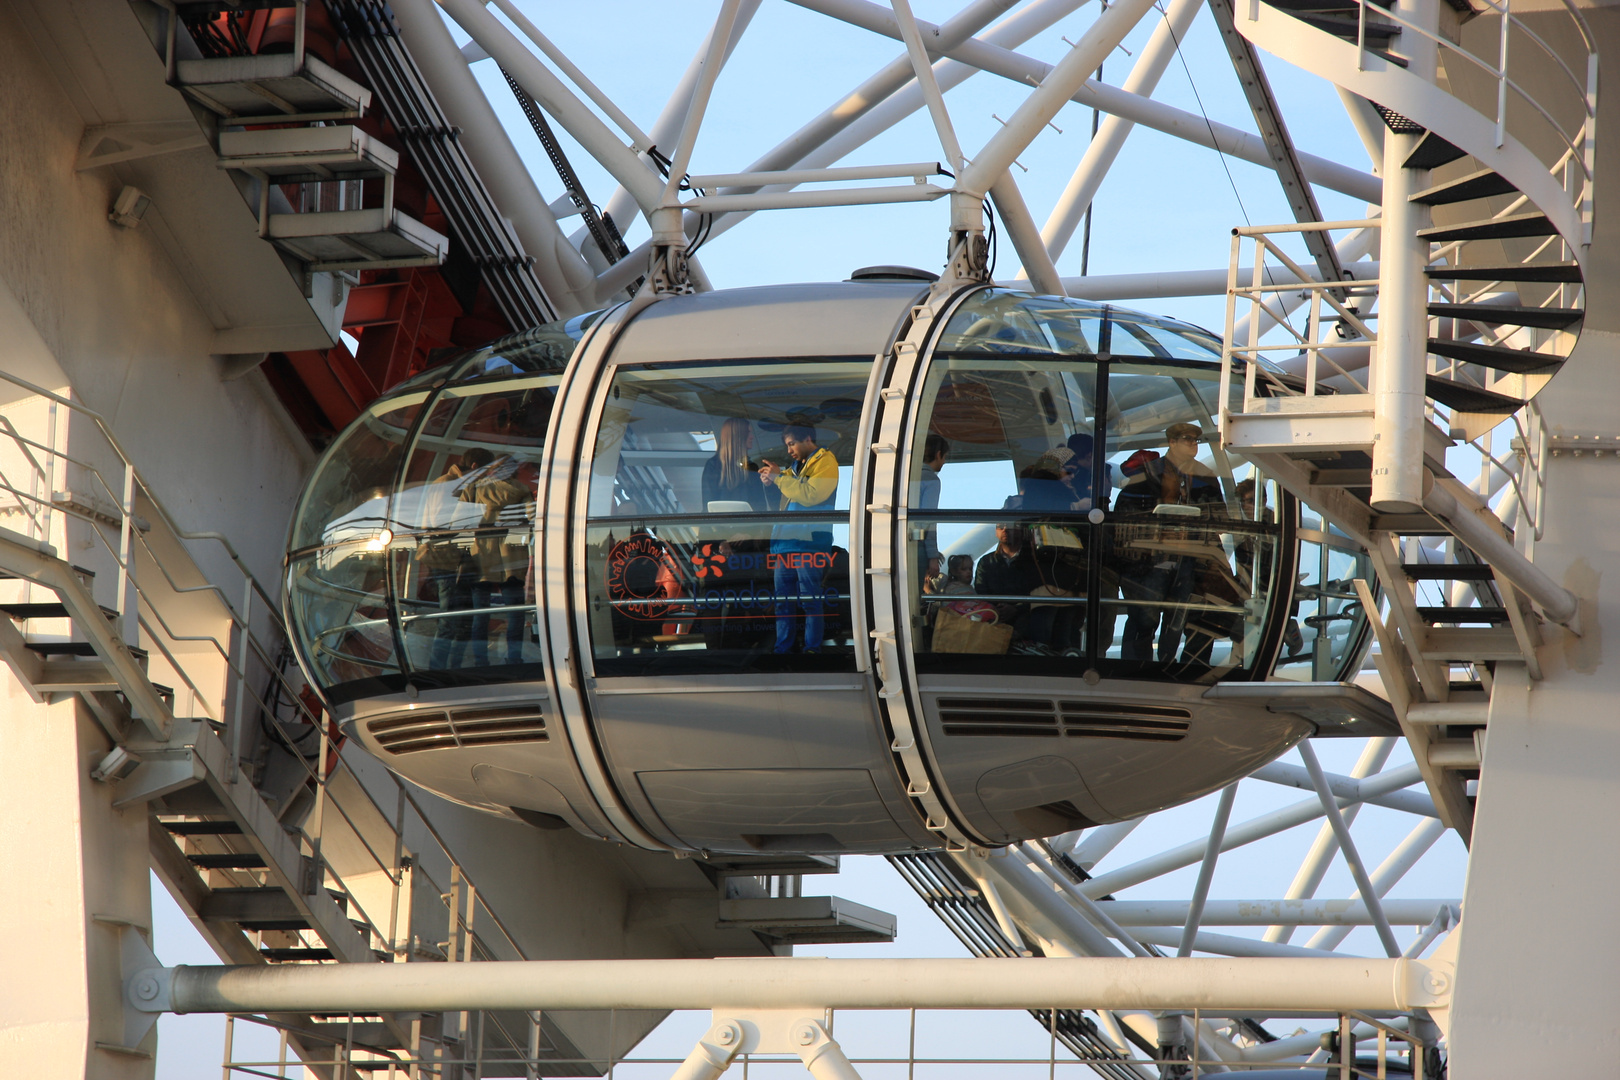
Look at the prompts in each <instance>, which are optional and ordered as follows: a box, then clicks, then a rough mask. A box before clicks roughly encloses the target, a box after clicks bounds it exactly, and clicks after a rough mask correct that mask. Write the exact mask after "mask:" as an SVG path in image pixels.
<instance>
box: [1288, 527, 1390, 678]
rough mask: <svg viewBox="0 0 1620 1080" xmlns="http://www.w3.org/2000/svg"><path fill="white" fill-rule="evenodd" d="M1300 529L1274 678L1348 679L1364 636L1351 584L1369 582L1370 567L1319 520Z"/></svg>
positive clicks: (1352, 544)
mask: <svg viewBox="0 0 1620 1080" xmlns="http://www.w3.org/2000/svg"><path fill="white" fill-rule="evenodd" d="M1302 525H1303V528H1302V529H1301V533H1300V535H1301V540H1300V545H1299V570H1300V575H1299V584H1298V585H1297V586H1295V588H1294V606H1293V610H1292V611H1291V612H1290V613H1289V620H1288V625H1287V627H1286V628H1285V631H1284V635H1283V647H1282V653H1281V655H1280V656H1279V657H1278V659H1277V668H1276V674H1277V675H1278V676H1279V677H1280V678H1284V679H1297V680H1305V681H1316V682H1331V681H1337V680H1340V679H1351V678H1354V677H1355V671H1354V670H1353V668H1354V665H1355V664H1356V663H1358V662H1359V661H1360V659H1361V647H1362V645H1363V643H1364V641H1365V639H1366V634H1367V618H1366V612H1365V611H1363V610H1362V606H1361V600H1360V598H1359V597H1358V596H1357V594H1356V588H1355V584H1354V582H1355V580H1356V579H1357V578H1361V579H1363V580H1366V581H1373V580H1374V576H1373V570H1372V561H1371V560H1370V559H1369V558H1368V557H1367V555H1366V553H1365V552H1363V551H1361V550H1360V549H1359V548H1358V547H1357V546H1356V544H1355V542H1354V541H1352V540H1350V539H1349V538H1348V537H1346V536H1344V535H1342V534H1339V533H1337V532H1336V531H1332V530H1329V531H1327V532H1324V531H1323V527H1322V523H1321V521H1320V520H1318V519H1314V518H1309V519H1306V520H1305V521H1304V522H1302Z"/></svg>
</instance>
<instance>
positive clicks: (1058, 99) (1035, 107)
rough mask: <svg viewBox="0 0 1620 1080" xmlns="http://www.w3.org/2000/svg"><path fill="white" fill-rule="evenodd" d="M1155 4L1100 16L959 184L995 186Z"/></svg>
mask: <svg viewBox="0 0 1620 1080" xmlns="http://www.w3.org/2000/svg"><path fill="white" fill-rule="evenodd" d="M1151 10H1153V0H1118V2H1117V3H1115V4H1114V5H1113V6H1112V7H1110V8H1107V9H1105V10H1104V11H1103V13H1102V14H1101V15H1099V16H1097V21H1096V22H1094V23H1092V24H1091V28H1090V29H1088V30H1087V31H1086V32H1085V33H1084V34H1082V35H1081V36H1080V40H1079V42H1078V43H1076V44H1075V46H1074V48H1072V49H1070V50H1069V53H1068V55H1067V56H1065V57H1064V58H1063V59H1062V60H1060V61H1058V63H1057V65H1056V66H1054V67H1053V68H1051V70H1049V71H1048V72H1047V73H1046V74H1045V76H1043V77H1042V79H1041V81H1040V85H1039V86H1037V87H1036V88H1035V90H1034V92H1033V93H1031V94H1030V95H1029V96H1028V97H1027V98H1025V99H1024V103H1023V104H1022V105H1020V106H1018V108H1017V109H1015V110H1014V111H1013V114H1012V115H1011V116H1010V117H1008V118H1007V122H1006V123H1005V124H1003V125H1002V126H1001V129H1000V130H999V131H997V132H996V133H995V134H994V135H992V136H991V137H990V141H989V142H988V143H986V144H985V146H984V148H983V149H982V150H980V151H979V153H978V154H977V155H976V156H975V157H974V158H973V160H972V161H971V162H970V163H969V164H968V166H967V168H966V169H964V170H963V171H962V173H961V175H960V176H958V177H957V178H956V188H957V190H958V191H965V192H967V193H968V194H970V195H975V196H980V195H983V194H984V193H985V192H987V191H989V190H990V185H991V184H994V183H995V182H996V181H997V180H998V179H1000V177H1001V174H1002V173H1004V172H1006V171H1007V170H1008V169H1009V168H1011V167H1012V163H1013V159H1014V158H1016V157H1017V156H1018V155H1019V154H1021V153H1023V152H1024V148H1025V147H1027V146H1028V145H1029V144H1030V143H1031V142H1032V141H1034V139H1035V136H1037V135H1039V134H1040V133H1041V129H1042V128H1044V127H1045V126H1046V125H1047V123H1048V122H1050V121H1051V119H1052V118H1053V117H1054V116H1056V115H1057V114H1058V110H1060V109H1062V108H1063V106H1064V105H1066V104H1068V103H1069V100H1070V99H1071V98H1073V97H1074V95H1075V93H1076V92H1077V91H1078V90H1079V89H1080V87H1082V86H1084V85H1085V84H1086V82H1087V80H1088V79H1089V78H1090V76H1091V73H1092V72H1093V71H1096V70H1097V65H1099V64H1100V63H1102V62H1103V61H1104V60H1106V59H1107V58H1108V54H1109V53H1111V52H1113V51H1114V47H1115V46H1116V45H1118V44H1119V43H1120V41H1122V40H1123V39H1124V37H1125V35H1126V34H1128V33H1130V32H1131V29H1132V28H1133V27H1135V26H1136V24H1137V23H1138V22H1140V21H1141V19H1142V16H1143V15H1146V14H1147V13H1148V12H1149V11H1151Z"/></svg>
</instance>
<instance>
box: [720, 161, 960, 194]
mask: <svg viewBox="0 0 1620 1080" xmlns="http://www.w3.org/2000/svg"><path fill="white" fill-rule="evenodd" d="M941 175H943V172H942V170H941V166H940V163H939V162H937V161H913V162H910V163H908V164H905V165H851V166H846V167H844V168H840V169H783V170H780V171H778V172H740V173H718V174H715V175H712V176H708V175H705V176H694V177H692V178H691V179H692V186H693V187H695V188H722V187H765V186H766V185H768V184H824V183H827V184H830V183H835V182H838V181H841V180H898V179H900V178H902V177H907V176H909V177H912V178H914V179H921V178H924V177H929V176H941Z"/></svg>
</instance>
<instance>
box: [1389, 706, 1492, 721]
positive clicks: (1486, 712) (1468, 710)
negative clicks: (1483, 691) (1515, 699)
mask: <svg viewBox="0 0 1620 1080" xmlns="http://www.w3.org/2000/svg"><path fill="white" fill-rule="evenodd" d="M1490 711H1491V706H1490V703H1489V702H1486V701H1422V702H1417V703H1415V704H1413V705H1410V706H1408V707H1407V710H1406V719H1407V722H1408V723H1413V724H1483V723H1486V722H1487V721H1488V719H1489V717H1490Z"/></svg>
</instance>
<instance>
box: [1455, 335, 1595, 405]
mask: <svg viewBox="0 0 1620 1080" xmlns="http://www.w3.org/2000/svg"><path fill="white" fill-rule="evenodd" d="M1429 351H1430V352H1431V353H1433V354H1434V355H1436V356H1444V357H1447V358H1448V359H1451V360H1461V361H1463V362H1464V363H1468V364H1478V365H1480V366H1481V367H1488V368H1494V369H1495V370H1497V371H1512V372H1516V373H1518V374H1521V375H1522V374H1525V373H1527V372H1531V371H1546V370H1547V369H1548V368H1555V367H1557V366H1558V365H1560V364H1562V363H1563V362H1564V358H1563V357H1562V356H1555V355H1553V354H1552V353H1544V352H1532V351H1531V350H1529V349H1510V348H1508V347H1507V346H1505V345H1476V344H1475V343H1473V342H1471V341H1446V340H1445V339H1443V338H1430V339H1429ZM1430 396H1432V397H1436V398H1438V397H1439V395H1438V394H1435V395H1430ZM1441 400H1444V399H1441Z"/></svg>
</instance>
